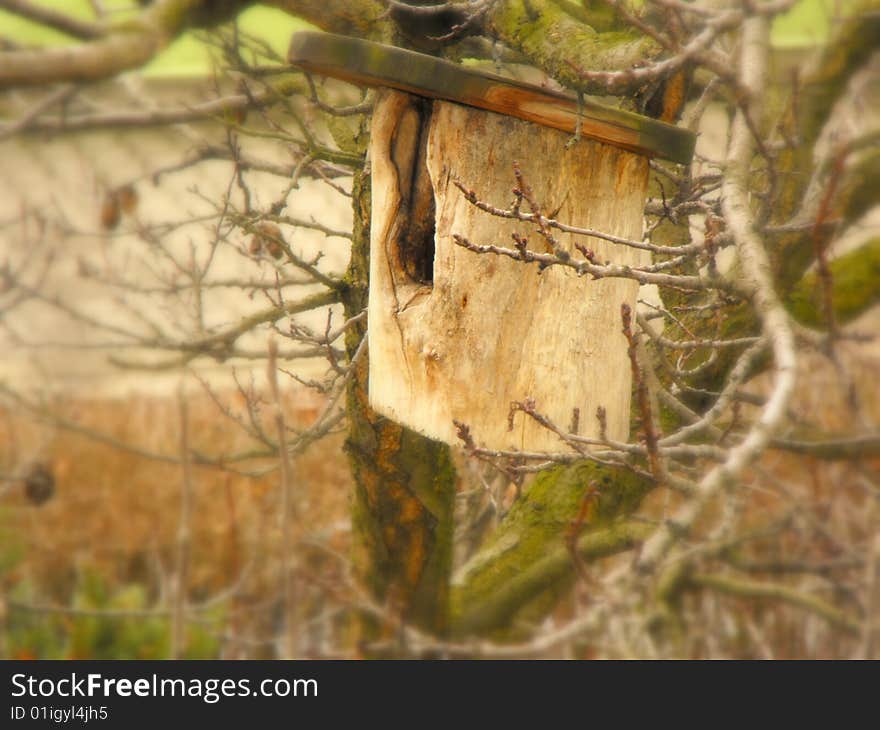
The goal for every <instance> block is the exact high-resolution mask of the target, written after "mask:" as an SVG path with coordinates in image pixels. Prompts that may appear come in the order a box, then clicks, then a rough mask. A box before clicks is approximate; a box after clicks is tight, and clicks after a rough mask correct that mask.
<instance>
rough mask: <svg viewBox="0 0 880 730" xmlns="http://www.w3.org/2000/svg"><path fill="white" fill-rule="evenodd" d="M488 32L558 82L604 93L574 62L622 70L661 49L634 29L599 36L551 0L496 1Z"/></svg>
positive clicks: (593, 68) (647, 58)
mask: <svg viewBox="0 0 880 730" xmlns="http://www.w3.org/2000/svg"><path fill="white" fill-rule="evenodd" d="M603 25H605V23H604V22H603ZM486 28H487V30H488V31H489V32H490V33H491V34H492V35H494V36H496V37H497V38H499V39H500V40H502V41H503V42H504V43H505V44H507V45H508V46H510V47H511V48H513V49H515V50H517V51H519V52H520V53H522V54H523V55H525V56H526V57H527V58H528V59H529V60H530V61H531V62H532V63H534V64H535V65H536V66H538V67H539V68H540V69H541V70H543V71H544V72H546V73H547V74H548V75H549V76H552V77H553V78H554V79H556V80H557V81H559V82H560V83H561V84H564V85H565V86H568V87H570V88H572V89H576V90H579V91H583V92H585V93H592V94H604V93H607V90H606V88H605V86H604V84H597V83H595V82H592V81H589V80H587V79H584V78H583V77H582V76H581V74H580V73H579V72H578V70H577V68H576V67H575V66H573V65H572V62H576V63H577V64H578V66H580V67H582V68H584V69H589V70H590V71H625V70H628V69H630V68H632V67H633V66H635V65H636V64H637V63H644V62H645V61H650V60H652V59H654V58H656V57H657V56H658V55H659V54H660V51H661V50H662V49H661V48H660V47H659V46H658V45H657V43H655V42H654V41H653V40H652V39H651V38H648V37H647V36H644V35H641V34H639V33H636V32H634V31H630V30H626V31H612V32H605V33H600V32H597V31H596V29H595V28H594V27H591V26H589V25H586V24H585V23H582V22H580V21H579V20H577V19H576V18H575V17H574V16H573V15H570V14H569V13H567V12H565V10H563V8H562V6H560V4H559V3H556V2H552V1H551V0H509V1H508V2H501V3H497V4H496V5H495V7H494V8H493V9H492V10H491V11H490V12H489V14H488V16H487V18H486Z"/></svg>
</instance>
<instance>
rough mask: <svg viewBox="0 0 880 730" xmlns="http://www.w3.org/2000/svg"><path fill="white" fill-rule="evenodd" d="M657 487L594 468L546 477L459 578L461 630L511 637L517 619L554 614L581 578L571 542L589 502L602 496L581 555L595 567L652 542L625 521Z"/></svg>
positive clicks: (585, 465) (456, 612) (456, 621)
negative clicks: (567, 539) (598, 562)
mask: <svg viewBox="0 0 880 730" xmlns="http://www.w3.org/2000/svg"><path fill="white" fill-rule="evenodd" d="M651 487H652V483H651V482H650V481H648V480H645V479H642V478H641V477H639V476H637V475H635V474H633V473H631V472H629V471H626V470H623V469H616V468H615V469H612V468H609V467H604V466H601V465H597V464H595V463H592V462H579V463H577V464H573V465H571V466H565V467H557V468H554V469H550V470H548V471H546V472H543V473H542V474H540V475H539V476H538V477H537V479H536V480H535V482H534V483H533V484H532V486H531V488H530V489H529V490H528V492H527V493H526V494H525V495H524V496H523V497H522V498H521V499H519V500H518V501H517V502H516V503H515V504H514V506H513V508H512V509H511V511H510V513H509V514H508V515H507V517H506V518H505V520H504V522H503V523H502V525H501V526H500V527H499V528H498V529H497V530H496V532H495V534H494V535H493V536H492V538H491V539H490V541H489V542H488V543H487V544H486V545H485V546H484V547H483V548H481V550H480V551H479V552H478V553H477V555H475V556H474V557H473V558H472V559H471V560H470V561H468V563H466V564H465V565H464V566H462V568H461V569H460V570H459V571H458V573H457V575H456V576H455V579H454V581H453V588H452V622H453V624H452V625H453V631H454V632H455V633H456V634H461V635H465V634H479V633H486V632H498V631H501V632H504V631H505V630H506V629H508V628H509V627H510V625H511V623H512V621H513V620H514V619H515V618H523V616H524V614H525V615H528V614H531V613H534V612H535V611H536V609H539V610H540V611H541V612H543V611H546V610H547V609H548V608H549V607H550V605H552V603H554V602H555V599H556V598H557V597H558V595H559V593H560V592H561V590H563V589H564V588H566V587H567V586H568V585H569V583H570V580H571V578H572V576H573V575H574V562H573V559H572V556H571V553H570V550H569V549H568V547H567V546H566V544H565V536H566V534H567V533H568V531H569V530H570V529H571V525H572V523H573V522H574V521H575V520H576V519H577V517H578V514H579V512H580V511H581V505H582V504H583V500H584V498H585V497H586V496H587V495H588V494H589V493H590V491H591V490H593V489H597V490H598V492H599V497H598V501H597V503H596V505H595V509H593V510H591V514H590V516H589V518H588V520H587V521H586V523H585V524H584V525H583V526H582V528H581V532H580V536H579V538H578V540H577V550H578V553H579V554H580V555H581V557H582V558H583V559H585V560H590V559H594V558H598V557H601V556H603V555H610V554H613V553H615V552H620V551H622V550H626V549H629V548H631V547H632V546H634V545H635V544H636V543H637V542H638V541H639V540H641V539H642V538H643V537H644V535H645V532H646V530H645V529H643V528H647V526H646V525H643V524H635V523H631V522H627V521H625V519H624V518H625V516H626V515H629V514H631V513H632V512H634V511H635V509H636V508H637V507H638V505H639V503H640V502H641V500H642V498H643V497H644V496H645V494H647V492H648V491H650V489H651ZM530 609H531V610H530Z"/></svg>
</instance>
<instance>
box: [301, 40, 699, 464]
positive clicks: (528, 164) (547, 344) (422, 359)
mask: <svg viewBox="0 0 880 730" xmlns="http://www.w3.org/2000/svg"><path fill="white" fill-rule="evenodd" d="M290 61H291V62H292V63H294V64H296V65H298V66H300V67H302V68H305V69H306V70H308V71H313V72H315V73H320V74H323V75H328V76H333V77H336V78H341V79H344V80H347V81H351V82H353V83H358V84H362V85H368V86H377V87H380V88H381V91H380V92H379V93H378V95H377V100H376V105H375V108H374V112H373V118H372V129H371V143H370V151H369V164H370V166H371V176H372V227H371V247H370V257H371V258H370V297H369V314H368V316H369V358H370V371H369V375H370V378H369V396H370V404H371V405H372V407H373V408H374V409H375V410H376V411H378V412H379V413H381V414H384V415H386V416H388V417H389V418H391V419H393V420H395V421H397V422H399V423H401V424H404V425H406V426H408V427H410V428H412V429H414V430H416V431H419V432H420V433H422V434H425V435H426V436H429V437H431V438H435V439H439V440H442V441H446V442H448V443H453V444H454V443H460V442H459V440H458V438H457V436H456V427H455V425H454V422H455V421H458V422H460V423H464V424H466V425H467V426H468V427H469V428H470V432H471V434H472V436H473V438H474V440H475V442H476V443H477V444H478V445H479V446H482V447H486V448H490V449H500V450H509V449H517V450H525V451H549V452H554V451H557V452H558V451H563V450H567V449H566V447H565V446H564V444H563V443H562V442H561V440H560V439H559V437H558V436H556V435H555V434H554V433H553V432H552V431H550V430H547V429H546V428H544V427H542V426H541V425H540V424H538V423H537V422H536V421H535V420H534V419H532V418H529V417H527V416H525V415H524V414H522V413H518V414H515V417H514V418H513V420H512V421H511V422H509V419H508V416H509V414H510V408H511V403H512V402H517V401H518V402H524V401H526V400H530V401H532V402H533V403H534V407H535V410H536V411H538V412H539V413H541V414H543V415H545V416H546V417H547V418H549V419H550V420H552V421H553V422H554V423H555V424H557V425H558V426H559V427H560V428H562V429H565V430H568V429H569V428H571V427H572V425H575V427H576V428H577V430H578V432H579V433H580V435H582V436H593V437H595V436H598V434H599V424H598V420H597V418H596V413H597V408H599V407H602V408H603V409H604V412H605V421H606V433H607V436H608V437H609V438H611V439H617V440H624V439H626V438H627V436H628V431H629V414H630V389H631V368H630V363H629V359H628V356H627V341H626V338H625V337H624V336H623V335H622V333H621V305H622V304H623V303H626V304H628V305H629V306H630V307H632V308H633V309H634V308H635V304H636V296H637V292H638V284H637V283H636V282H635V281H633V280H631V279H622V278H602V279H593V278H592V277H589V276H579V275H578V273H577V272H576V271H575V270H574V269H572V268H566V267H561V266H551V267H548V268H545V269H542V268H541V267H540V266H539V264H537V263H530V264H524V263H522V262H520V261H516V260H513V259H511V258H510V257H507V256H504V255H497V254H491V253H489V254H481V253H477V252H475V251H473V250H470V249H469V248H466V247H464V246H462V245H460V244H461V242H462V241H465V240H466V241H469V242H471V243H472V244H475V245H494V246H498V247H503V248H506V249H511V250H513V249H515V246H516V244H515V243H514V241H513V240H512V236H513V234H518V235H520V236H528V248H529V250H534V251H537V252H541V253H547V248H546V245H547V244H546V241H545V239H543V238H542V237H541V236H540V235H536V233H535V230H534V229H535V226H534V225H533V224H530V223H528V222H523V221H521V220H516V219H514V218H510V217H507V218H505V217H499V216H498V215H493V214H491V212H488V211H486V210H485V209H484V208H485V206H483V207H480V206H478V205H475V204H474V196H475V198H476V200H478V201H479V202H482V203H485V204H488V205H489V206H494V207H496V208H499V209H510V208H511V205H512V201H514V198H515V195H514V193H513V192H512V191H513V188H515V187H516V185H517V182H516V179H515V176H514V168H515V166H516V167H517V168H518V169H519V170H520V173H521V176H522V180H523V181H524V182H525V183H526V184H527V185H528V186H529V187H530V188H531V190H532V191H533V194H534V196H535V197H536V198H537V199H539V202H540V204H541V206H542V210H543V211H544V214H545V215H546V216H547V217H552V218H555V219H557V220H559V221H562V222H565V223H567V224H570V225H572V226H577V227H579V228H588V229H592V230H596V231H600V232H603V233H606V234H610V235H612V236H617V237H621V238H625V239H629V240H633V239H634V240H637V241H638V240H640V239H641V236H642V226H643V211H644V207H645V198H646V191H647V184H648V161H649V159H650V158H651V157H653V156H659V157H665V158H668V159H672V160H673V161H676V162H682V163H686V162H688V161H689V160H690V158H691V155H692V153H693V145H694V139H693V135H691V134H690V133H689V132H686V131H684V130H680V129H678V128H676V127H673V126H670V125H667V124H663V123H661V122H657V121H655V120H653V119H649V118H646V117H641V116H639V115H635V114H630V113H626V112H622V111H619V110H616V109H610V108H605V107H603V106H600V105H597V104H594V103H591V102H586V101H581V102H580V103H579V102H578V101H577V100H576V99H574V98H572V97H569V96H567V95H564V94H561V93H558V92H554V91H549V90H547V89H544V88H540V87H536V86H532V85H527V84H523V83H518V82H515V81H510V80H508V79H505V78H502V77H499V76H496V75H493V74H487V73H484V72H481V71H477V70H473V69H469V68H467V67H463V66H460V65H457V64H453V63H450V62H447V61H444V60H441V59H438V58H434V57H432V56H426V55H423V54H420V53H413V52H411V51H406V50H402V49H398V48H392V47H388V46H382V45H379V44H374V43H370V42H366V41H360V40H356V39H352V38H345V37H341V36H333V35H328V34H322V33H301V34H297V35H296V36H294V39H293V42H292V45H291V50H290ZM576 133H577V136H575V135H576ZM464 191H467V192H464ZM470 191H472V192H473V196H471V195H469V194H468V193H469V192H470ZM469 197H470V198H471V199H470V200H469V199H468V198H469ZM521 210H522V211H523V212H524V213H528V212H530V211H529V207H528V205H527V204H525V203H523V204H522V207H521ZM553 234H554V236H555V238H556V239H557V243H558V246H559V247H560V248H561V249H564V251H566V252H568V253H570V254H571V255H572V256H573V257H579V258H583V253H582V252H579V251H578V250H576V249H575V245H574V244H575V243H576V242H578V243H580V244H581V245H582V246H587V247H589V249H590V250H591V251H592V255H593V256H594V257H595V260H597V261H601V262H613V263H615V264H619V265H621V266H630V267H635V266H641V265H645V264H647V263H649V262H650V254H649V253H647V252H646V251H644V250H641V249H638V248H632V247H629V246H625V245H619V244H615V243H611V242H609V241H608V240H605V239H600V238H595V237H590V238H585V237H583V236H580V237H576V236H572V235H570V234H568V233H566V232H564V231H560V230H554V231H553ZM455 237H459V239H458V242H456V238H455ZM576 414H577V415H576Z"/></svg>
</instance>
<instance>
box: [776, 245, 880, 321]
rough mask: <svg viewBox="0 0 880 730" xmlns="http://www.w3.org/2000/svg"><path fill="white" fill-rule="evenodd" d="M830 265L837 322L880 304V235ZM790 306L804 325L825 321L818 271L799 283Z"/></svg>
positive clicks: (851, 317)
mask: <svg viewBox="0 0 880 730" xmlns="http://www.w3.org/2000/svg"><path fill="white" fill-rule="evenodd" d="M829 268H830V269H831V277H832V280H833V282H834V287H833V289H832V295H831V303H832V307H833V309H834V317H835V320H836V321H837V322H838V323H840V324H845V323H847V322H849V321H851V320H853V319H855V318H856V317H857V316H858V315H860V314H861V313H862V312H864V311H866V310H867V309H868V308H869V307H871V306H873V305H874V304H877V303H880V237H876V238H873V239H871V240H870V241H868V242H867V243H865V244H864V245H862V246H859V248H857V249H856V250H854V251H852V252H850V253H848V254H845V255H843V256H841V257H840V258H837V259H835V260H833V261H832V262H831V263H830V264H829ZM788 308H789V311H790V312H791V313H792V314H793V315H794V317H795V318H796V319H797V320H798V321H800V322H802V323H803V324H806V325H810V326H813V327H818V326H821V325H822V324H823V314H822V287H821V285H820V283H819V277H818V274H817V273H816V272H814V271H811V272H810V273H808V274H807V275H806V276H804V277H803V278H802V279H801V280H800V281H799V282H798V283H797V285H796V286H795V287H794V289H793V290H792V292H791V294H790V295H789V297H788Z"/></svg>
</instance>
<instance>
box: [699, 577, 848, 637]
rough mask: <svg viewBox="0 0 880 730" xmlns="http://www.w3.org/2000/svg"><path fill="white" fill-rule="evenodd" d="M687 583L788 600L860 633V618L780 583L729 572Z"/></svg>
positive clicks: (752, 596) (739, 594) (740, 595)
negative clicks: (757, 579)
mask: <svg viewBox="0 0 880 730" xmlns="http://www.w3.org/2000/svg"><path fill="white" fill-rule="evenodd" d="M687 585H688V587H696V588H703V589H708V590H712V591H715V592H716V593H723V594H725V595H728V596H735V597H737V598H747V599H767V600H772V601H776V602H780V603H787V604H789V605H792V606H796V607H798V608H802V609H803V610H805V611H807V612H808V613H812V614H814V615H816V616H819V617H820V618H822V619H824V620H825V621H827V622H828V623H830V624H831V625H832V626H835V627H837V628H839V629H843V630H844V631H846V632H848V633H851V634H857V633H858V632H859V631H860V630H861V623H860V622H859V621H857V620H856V619H854V618H853V617H851V616H849V615H848V614H846V613H845V612H844V611H841V610H840V609H838V608H836V607H834V606H832V605H831V604H830V603H828V602H827V601H823V600H822V599H821V598H819V597H818V596H813V595H809V594H807V593H803V592H801V591H798V590H795V589H794V588H790V587H788V586H784V585H779V584H777V583H767V582H763V581H756V580H748V579H744V578H734V577H730V576H726V575H717V574H703V575H692V576H690V577H689V578H688V579H687Z"/></svg>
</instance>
